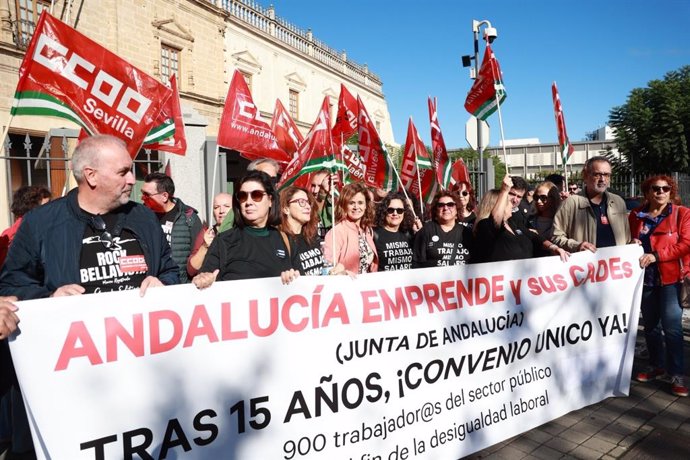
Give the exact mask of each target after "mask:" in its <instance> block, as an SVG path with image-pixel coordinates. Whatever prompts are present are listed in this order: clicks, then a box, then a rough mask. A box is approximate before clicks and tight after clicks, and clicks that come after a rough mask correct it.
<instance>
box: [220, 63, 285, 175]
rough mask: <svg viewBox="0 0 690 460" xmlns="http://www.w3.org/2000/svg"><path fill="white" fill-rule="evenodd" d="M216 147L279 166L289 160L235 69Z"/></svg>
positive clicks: (241, 76)
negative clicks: (267, 160)
mask: <svg viewBox="0 0 690 460" xmlns="http://www.w3.org/2000/svg"><path fill="white" fill-rule="evenodd" d="M218 145H220V146H222V147H225V148H228V149H232V150H237V151H238V152H240V155H242V156H243V157H245V158H247V159H249V160H255V159H257V158H273V159H274V160H276V161H277V162H279V163H288V162H290V160H291V157H290V155H288V154H287V153H286V152H285V151H284V150H283V149H281V148H280V147H279V146H278V141H277V139H276V135H275V134H273V131H271V127H270V126H269V125H268V123H266V122H265V121H263V120H262V119H261V115H260V114H259V108H258V107H257V106H256V104H254V100H253V99H252V94H251V92H250V91H249V87H248V86H247V82H246V81H245V79H244V75H242V73H240V72H239V71H238V70H235V73H234V74H233V75H232V81H231V82H230V88H228V96H227V97H226V98H225V107H224V108H223V115H222V116H221V118H220V129H219V130H218Z"/></svg>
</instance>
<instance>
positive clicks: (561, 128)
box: [551, 82, 575, 165]
mask: <svg viewBox="0 0 690 460" xmlns="http://www.w3.org/2000/svg"><path fill="white" fill-rule="evenodd" d="M551 96H552V98H553V112H554V115H555V117H556V129H557V130H558V145H559V146H560V149H561V157H562V158H563V164H564V165H565V164H566V163H568V160H569V159H570V155H572V154H573V152H574V151H575V147H573V144H571V143H570V140H569V139H568V133H567V132H566V130H565V116H564V115H563V106H562V105H561V98H560V96H559V95H558V88H557V87H556V82H553V85H551Z"/></svg>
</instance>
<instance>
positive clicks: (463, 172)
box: [450, 158, 472, 188]
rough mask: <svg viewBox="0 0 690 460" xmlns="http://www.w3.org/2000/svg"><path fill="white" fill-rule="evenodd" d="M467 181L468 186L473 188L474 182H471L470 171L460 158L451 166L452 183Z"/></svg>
mask: <svg viewBox="0 0 690 460" xmlns="http://www.w3.org/2000/svg"><path fill="white" fill-rule="evenodd" d="M462 182H464V183H466V184H467V187H469V188H472V182H470V173H469V171H468V170H467V165H466V164H465V161H464V160H463V159H462V158H458V159H457V160H456V161H455V162H454V163H453V166H452V167H451V172H450V183H451V185H455V184H460V183H462Z"/></svg>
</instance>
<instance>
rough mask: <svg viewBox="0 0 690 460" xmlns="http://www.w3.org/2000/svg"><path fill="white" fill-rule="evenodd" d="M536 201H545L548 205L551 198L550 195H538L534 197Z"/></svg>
mask: <svg viewBox="0 0 690 460" xmlns="http://www.w3.org/2000/svg"><path fill="white" fill-rule="evenodd" d="M534 199H535V200H537V201H543V202H544V203H546V201H547V200H548V199H549V196H548V195H537V196H535V197H534Z"/></svg>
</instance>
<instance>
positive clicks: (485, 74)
mask: <svg viewBox="0 0 690 460" xmlns="http://www.w3.org/2000/svg"><path fill="white" fill-rule="evenodd" d="M505 98H506V91H505V87H504V86H503V78H502V74H501V67H500V66H499V65H498V60H496V57H495V56H494V53H493V51H492V50H491V46H490V45H489V44H488V43H487V45H486V51H485V52H484V58H483V59H482V66H481V67H480V68H479V75H477V78H476V79H475V80H474V83H473V84H472V88H470V91H469V93H467V99H465V109H467V111H468V112H469V113H471V114H472V115H474V116H475V117H477V118H479V119H480V120H486V119H487V118H489V116H490V115H491V114H492V113H494V112H495V111H496V109H497V108H498V104H502V103H503V101H504V100H505Z"/></svg>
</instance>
